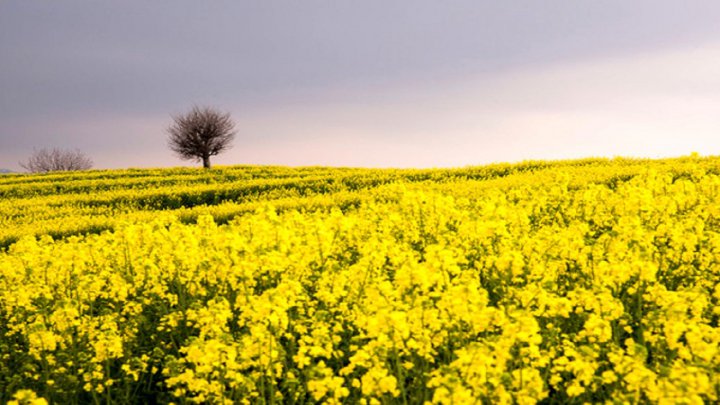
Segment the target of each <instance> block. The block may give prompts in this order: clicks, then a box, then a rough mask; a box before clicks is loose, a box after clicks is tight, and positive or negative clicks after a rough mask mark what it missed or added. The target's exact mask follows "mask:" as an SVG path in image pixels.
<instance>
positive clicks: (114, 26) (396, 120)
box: [0, 0, 720, 168]
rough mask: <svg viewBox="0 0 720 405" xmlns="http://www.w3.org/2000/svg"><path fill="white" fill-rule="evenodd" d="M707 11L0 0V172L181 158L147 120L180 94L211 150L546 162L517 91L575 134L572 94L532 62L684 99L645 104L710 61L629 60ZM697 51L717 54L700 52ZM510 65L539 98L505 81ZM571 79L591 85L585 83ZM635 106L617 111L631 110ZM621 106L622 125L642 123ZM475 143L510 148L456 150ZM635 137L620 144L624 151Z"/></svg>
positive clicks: (700, 22) (176, 105) (698, 84)
mask: <svg viewBox="0 0 720 405" xmlns="http://www.w3.org/2000/svg"><path fill="white" fill-rule="evenodd" d="M719 17H720V4H718V3H716V2H712V1H685V2H677V1H645V0H641V1H633V2H627V1H603V2H577V1H546V2H537V1H529V0H528V1H508V2H490V1H487V2H478V1H470V0H466V1H454V2H437V1H431V0H420V1H364V2H350V1H337V2H327V1H304V2H292V1H282V2H280V1H262V2H261V1H242V2H235V1H219V2H191V1H169V0H168V1H158V2H139V1H123V2H114V3H97V2H87V1H65V2H54V3H51V2H33V1H27V2H26V1H19V0H18V1H7V2H3V3H0V167H9V168H17V164H16V163H17V161H18V160H21V159H23V158H24V157H25V156H27V155H28V154H29V153H30V152H31V151H32V149H33V148H34V147H35V148H40V147H45V146H69V147H80V148H82V149H83V150H85V151H86V152H87V153H88V154H90V155H91V156H93V158H94V159H95V161H96V164H97V166H98V167H126V166H165V165H177V164H181V162H180V161H178V160H176V159H175V158H173V157H172V156H171V155H170V154H169V152H168V151H167V148H165V143H164V136H165V134H164V132H163V129H164V127H165V126H166V125H167V124H168V121H169V119H170V118H169V117H170V115H171V114H174V113H178V112H181V111H183V110H184V109H186V108H188V107H189V106H190V105H192V104H193V103H201V104H211V105H215V106H218V107H220V108H224V109H227V110H230V111H231V112H232V113H233V115H234V116H235V117H236V119H237V120H238V124H239V128H240V130H241V134H240V136H239V138H238V140H237V142H236V148H235V150H234V151H233V152H232V153H230V154H228V155H227V156H226V157H223V158H221V159H220V161H221V162H224V163H244V162H250V163H277V164H349V165H384V166H405V165H426V166H433V165H445V166H447V165H453V164H456V165H462V164H470V163H483V162H485V161H489V160H501V159H503V158H505V159H522V158H523V157H524V156H525V157H533V158H536V157H543V156H547V157H556V156H553V155H552V154H543V153H539V151H542V145H536V144H535V143H534V141H532V139H527V140H523V138H522V136H521V134H519V133H518V134H516V133H515V132H514V131H519V129H518V128H520V127H519V126H513V125H514V124H513V122H517V120H518V119H520V118H518V117H521V116H522V117H524V118H522V119H530V118H528V117H529V115H527V114H529V112H528V109H527V107H528V106H527V104H528V103H530V104H531V105H535V104H546V105H547V106H548V108H551V107H552V106H555V107H552V108H554V110H553V111H552V112H546V114H551V115H552V116H553V119H552V122H555V124H554V125H555V126H556V127H557V128H560V129H559V130H562V128H567V127H573V125H576V127H577V128H576V129H574V130H573V131H577V132H578V133H580V132H582V131H585V132H586V133H587V132H588V131H587V130H586V129H585V126H583V125H581V124H577V123H578V122H585V121H582V120H581V121H578V119H579V118H578V115H577V114H575V115H573V114H570V113H568V112H567V110H566V108H565V107H563V105H564V104H563V103H565V104H567V103H570V104H576V103H577V100H578V97H579V96H578V95H577V94H575V95H572V96H569V95H567V94H565V95H562V94H561V95H555V92H554V89H553V86H555V85H557V86H563V82H562V77H565V76H560V78H550V79H548V76H543V74H542V72H561V73H560V74H562V75H565V74H567V75H570V76H569V77H572V75H573V74H576V73H573V72H578V71H577V70H572V69H570V70H569V71H568V70H563V69H564V68H563V67H566V66H574V65H577V64H584V65H583V66H584V67H582V68H581V69H580V70H579V72H580V73H577V74H579V75H580V76H579V77H581V78H583V80H589V81H594V80H597V81H599V82H602V83H606V84H609V85H610V88H612V89H615V93H614V95H615V96H617V97H616V98H619V99H622V98H623V91H624V90H623V89H624V88H626V84H627V83H626V82H624V83H622V84H617V83H616V84H617V86H616V87H613V86H612V83H613V82H612V80H610V79H608V78H607V77H606V75H604V74H603V72H605V71H613V72H615V73H614V74H616V75H618V76H619V77H620V78H622V76H623V71H622V70H619V69H618V70H613V69H614V68H608V69H609V70H605V71H600V72H597V71H595V72H593V71H592V69H590V68H588V67H587V64H588V63H596V62H597V63H600V66H602V63H601V61H605V60H613V59H614V58H625V59H627V60H632V61H631V62H626V64H627V66H632V68H633V69H635V76H629V77H630V78H631V79H629V80H635V81H638V80H641V78H642V77H643V75H642V74H641V73H638V71H640V72H641V71H642V70H643V69H646V70H647V71H649V72H652V71H654V70H657V69H658V68H662V66H667V64H668V63H670V64H672V66H674V68H673V69H666V74H667V76H668V77H655V78H654V80H655V81H652V82H650V83H648V85H647V86H646V87H647V88H638V86H635V87H634V90H633V91H634V93H632V94H629V93H628V94H627V96H628V97H629V98H642V97H646V96H648V95H650V94H652V93H653V91H654V90H653V89H654V88H657V87H663V84H664V83H673V85H674V86H679V87H680V88H681V89H680V90H681V91H684V92H685V93H690V95H689V96H688V95H687V94H686V96H679V95H678V94H677V92H675V93H673V96H672V97H675V98H674V99H673V100H674V101H673V100H667V99H665V101H663V103H664V104H662V105H664V106H666V107H665V108H671V107H672V106H673V105H674V104H673V103H677V105H683V106H686V101H687V100H688V99H687V98H683V97H690V99H693V97H695V96H696V95H699V94H701V93H703V92H705V93H707V90H706V89H707V87H708V86H707V83H706V82H705V81H704V80H710V78H711V74H710V73H708V74H706V75H700V76H698V77H699V78H696V79H695V80H694V81H691V80H674V79H675V78H677V77H679V76H681V74H682V72H681V71H682V67H681V66H679V65H677V61H678V60H682V57H685V56H681V57H680V59H678V58H677V57H676V58H672V57H670V56H668V57H658V58H655V59H652V58H650V59H642V58H638V57H636V56H637V55H643V54H667V53H671V52H673V51H674V50H684V51H687V52H691V51H692V49H700V48H703V47H706V46H707V44H714V43H717V42H718V41H720V26H718V24H717V21H718V20H719V19H718V18H719ZM703 49H704V48H703ZM682 55H687V54H685V53H683V54H682ZM690 55H691V54H690ZM704 55H705V57H704V59H703V63H705V64H709V65H710V66H712V67H715V66H717V65H716V64H715V63H716V62H717V61H716V60H715V59H713V58H714V56H713V55H714V53H711V52H706V53H705V54H704ZM633 58H634V59H633ZM671 60H672V62H671ZM611 66H616V65H611ZM717 67H720V66H717ZM556 68H557V69H556ZM553 69H556V70H553ZM537 72H540V73H537ZM562 72H565V73H562ZM633 77H634V79H632V78H633ZM513 78H517V80H518V81H517V83H524V84H525V86H526V88H527V89H528V91H542V92H544V96H545V97H544V99H543V97H539V96H538V95H537V94H535V95H531V94H530V95H528V94H523V90H522V89H521V88H516V87H514V86H512V85H511V84H508V83H513V81H512V80H515V79H513ZM608 80H609V82H608ZM621 81H622V80H621ZM503 86H504V87H503ZM448 87H452V88H453V89H456V90H452V91H448ZM631 87H632V86H631ZM585 89H586V91H594V92H598V97H606V98H607V94H606V93H607V91H605V92H603V86H599V87H598V86H595V87H592V86H591V87H589V88H585ZM603 94H604V95H603ZM663 97H667V96H666V95H665V96H663ZM528 98H529V99H530V101H528ZM538 98H540V99H543V100H542V101H538ZM683 100H685V102H684V101H683ZM706 101H707V100H706ZM694 102H695V101H694ZM713 102H714V99H713V100H712V101H708V103H713ZM533 103H535V104H533ZM653 103H656V104H657V103H659V101H657V100H655V101H652V102H650V104H653ZM580 105H581V107H582V108H581V109H582V110H583V113H582V114H581V115H582V116H583V117H585V118H583V119H586V120H587V122H594V123H595V124H593V125H596V124H597V122H599V121H602V119H615V120H616V121H617V120H618V114H615V115H613V114H610V115H607V114H606V115H602V114H601V113H599V112H597V111H590V110H591V108H590V107H591V106H592V95H586V97H585V98H582V103H580ZM448 106H449V107H448ZM636 107H637V106H635V107H627V108H628V110H627V111H629V112H628V114H630V115H628V116H627V117H625V118H621V119H619V120H620V121H623V120H625V119H627V120H630V121H632V120H631V118H629V117H630V116H632V115H633V114H635V113H633V111H635V110H633V108H636ZM444 109H448V111H444ZM453 110H457V112H453ZM606 110H607V107H606ZM698 110H699V111H702V114H706V113H707V114H709V112H707V111H709V109H706V108H705V107H703V108H699V109H698ZM498 111H502V113H498ZM683 111H685V110H683ZM498 114H501V115H498ZM522 114H525V115H522ZM593 114H594V115H593ZM589 115H592V116H593V118H592V119H589V118H587V117H588V116H589ZM691 115H692V114H691ZM634 116H636V119H637V120H639V121H632V122H630V121H628V122H629V124H628V127H627V128H639V127H641V126H642V125H641V124H640V121H641V120H651V119H653V118H652V116H642V115H641V116H638V115H637V114H635V115H634ZM503 117H507V119H506V120H503V119H502V118H503ZM534 117H535V118H534V119H536V118H537V116H534ZM563 117H566V118H567V122H568V124H566V125H565V126H564V127H563V125H559V124H557V122H558V121H559V122H562V121H563ZM491 118H492V119H491ZM545 118H547V115H546V116H545ZM694 118H695V119H696V122H705V123H706V126H705V127H703V128H702V130H701V132H702V131H710V129H711V127H710V126H711V125H714V121H712V119H711V118H708V117H706V116H704V115H703V116H702V117H694ZM522 119H520V120H522ZM511 120H515V121H511ZM531 121H532V120H531ZM538 122H545V123H546V125H550V124H548V121H547V120H545V121H543V120H540V121H538ZM588 125H590V124H588ZM613 125H617V122H616V123H615V124H613ZM666 127H667V126H666ZM685 127H688V126H687V125H685V126H682V125H680V127H679V128H685ZM573 128H575V127H573ZM623 128H625V127H623ZM623 128H615V130H616V131H621V132H622V131H623V130H624V129H623ZM712 128H714V127H712ZM658 130H659V129H658ZM696 130H697V128H696ZM571 132H572V131H571ZM509 133H512V135H508V134H509ZM573 133H574V132H573ZM593 133H595V135H594V136H596V137H603V136H606V134H604V133H596V132H593ZM571 135H572V133H570V134H569V133H567V132H566V133H563V134H558V136H561V137H563V139H564V141H563V142H564V143H568V142H569V143H571V144H572V142H573V139H579V138H573V137H572V136H571ZM527 136H531V135H529V134H528V135H527ZM578 136H579V135H578ZM503 137H505V138H503ZM503 139H509V140H507V142H506V143H505V144H503ZM587 142H588V141H587V140H582V141H580V140H578V142H577V145H575V146H574V149H572V148H571V150H574V151H575V152H573V153H576V154H587V153H588V150H586V149H583V148H579V146H578V145H583V144H586V143H587ZM639 144H642V142H639ZM453 145H457V146H453ZM483 145H486V146H487V145H490V150H494V151H496V152H497V151H501V150H509V149H508V148H510V149H512V150H513V151H519V152H521V153H516V154H502V153H499V152H497V153H495V154H492V153H491V154H488V155H483V154H477V155H470V154H468V153H467V150H468V149H469V147H471V146H472V147H473V148H482V147H483ZM493 145H495V146H493ZM508 145H514V146H512V147H509V146H508ZM522 145H530V146H532V145H535V146H534V147H533V149H527V150H525V151H523V150H522ZM697 145H699V146H703V145H701V144H697ZM530 146H526V148H530ZM693 146H694V145H693ZM493 147H494V148H496V149H492V148H493ZM640 147H641V146H636V147H635V148H636V149H632V148H630V149H627V150H628V152H624V153H637V154H642V149H637V148H640ZM518 148H519V149H518ZM486 149H487V148H486ZM618 150H619V151H620V152H621V153H623V151H624V149H618ZM343 151H346V152H347V153H345V152H343ZM352 151H358V153H354V154H353V153H352ZM359 151H362V153H360V152H359ZM615 152H617V151H613V150H599V153H598V154H600V153H615ZM700 152H703V151H700ZM710 152H715V151H708V153H710ZM568 153H569V154H562V153H561V154H559V155H558V156H560V157H566V155H567V156H574V155H573V154H572V153H570V152H568ZM473 156H477V159H476V160H473Z"/></svg>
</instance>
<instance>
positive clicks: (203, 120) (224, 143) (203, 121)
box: [167, 106, 235, 169]
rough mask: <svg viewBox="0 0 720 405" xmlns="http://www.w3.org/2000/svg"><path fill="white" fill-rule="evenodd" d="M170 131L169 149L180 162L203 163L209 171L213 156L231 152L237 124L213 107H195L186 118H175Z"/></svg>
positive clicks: (185, 115) (183, 115) (179, 116)
mask: <svg viewBox="0 0 720 405" xmlns="http://www.w3.org/2000/svg"><path fill="white" fill-rule="evenodd" d="M173 119H174V120H175V122H173V124H172V125H170V127H168V129H167V132H168V133H169V134H170V137H169V138H168V146H170V149H172V151H173V152H175V153H176V154H177V155H178V156H179V157H180V158H181V159H185V160H195V161H198V162H199V161H202V163H203V167H204V168H206V169H209V168H210V156H215V155H217V154H219V153H220V152H223V151H225V150H227V149H230V148H231V145H230V142H232V140H233V138H235V123H234V122H233V120H232V119H231V118H230V113H222V112H220V111H218V110H216V109H214V108H210V107H202V108H200V107H197V106H195V107H193V108H192V110H190V112H188V113H187V114H182V115H178V116H175V117H173Z"/></svg>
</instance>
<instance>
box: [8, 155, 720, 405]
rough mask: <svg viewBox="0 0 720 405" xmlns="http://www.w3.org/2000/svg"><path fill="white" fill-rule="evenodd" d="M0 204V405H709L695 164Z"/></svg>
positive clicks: (710, 240) (712, 237)
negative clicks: (78, 224)
mask: <svg viewBox="0 0 720 405" xmlns="http://www.w3.org/2000/svg"><path fill="white" fill-rule="evenodd" d="M53 176H55V177H53ZM53 190H54V191H53ZM87 192H91V193H92V194H91V195H90V196H87V195H85V193H87ZM176 192H177V194H174V193H176ZM163 193H165V194H163ZM0 195H2V196H3V200H2V201H1V202H0V208H1V209H2V212H3V217H2V221H3V222H2V225H4V226H5V229H4V230H3V232H5V235H8V239H7V241H8V242H7V247H6V248H5V249H4V250H3V251H0V403H4V402H8V403H13V404H15V403H16V404H26V403H27V404H30V403H37V404H43V403H88V402H113V403H146V402H162V403H171V402H175V403H178V402H190V403H227V404H230V403H248V404H249V403H306V402H309V403H328V404H339V403H362V404H378V403H439V404H451V403H452V404H458V403H500V404H503V403H505V404H513V403H518V404H534V403H537V402H539V401H549V402H554V403H596V402H600V403H603V402H604V403H667V404H669V403H673V404H674V403H692V404H695V403H697V404H701V403H716V402H718V401H720V325H719V322H720V205H718V203H717V202H718V201H720V159H717V158H704V159H700V158H697V157H690V158H682V159H669V160H659V161H636V160H622V159H620V160H600V159H596V160H586V161H574V162H527V163H522V164H518V165H494V166H487V167H482V168H467V169H454V170H424V171H423V170H406V171H403V170H362V169H326V168H305V169H288V168H263V167H233V168H221V169H219V170H213V171H209V172H201V173H198V172H195V171H189V170H185V171H183V170H180V169H174V170H168V171H162V170H147V171H142V170H130V171H115V172H113V171H106V172H93V171H90V172H85V173H76V174H62V175H46V176H7V177H6V178H0ZM148 196H150V197H148ZM42 205H45V208H44V209H41V208H40V207H41V206H42ZM56 208H57V210H56ZM23 209H24V210H25V211H22V210H23ZM43 210H44V211H43ZM76 220H79V221H83V220H90V221H95V222H94V223H96V224H98V228H97V229H94V228H93V229H80V228H78V229H76V230H75V231H77V232H75V231H73V232H67V233H64V231H63V229H69V228H62V227H60V225H59V224H60V223H61V222H62V221H64V222H67V223H72V222H74V221H76ZM34 222H35V223H36V225H31V224H32V223H34ZM81 231H82V232H81ZM101 231H102V232H101ZM13 232H14V233H13ZM78 232H80V233H79V234H77V233H78ZM51 236H54V237H55V238H53V237H51ZM61 236H62V237H61Z"/></svg>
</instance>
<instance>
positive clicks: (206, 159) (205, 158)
mask: <svg viewBox="0 0 720 405" xmlns="http://www.w3.org/2000/svg"><path fill="white" fill-rule="evenodd" d="M202 160H203V167H204V168H206V169H209V168H210V156H203V158H202Z"/></svg>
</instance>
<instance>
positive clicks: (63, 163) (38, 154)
mask: <svg viewBox="0 0 720 405" xmlns="http://www.w3.org/2000/svg"><path fill="white" fill-rule="evenodd" d="M92 165H93V162H92V160H91V159H90V158H89V157H87V155H85V154H84V153H82V152H80V151H79V150H77V149H75V150H63V149H57V148H53V149H40V150H39V151H35V152H33V154H32V155H31V156H30V157H29V158H28V160H27V161H25V162H20V166H22V168H23V169H25V170H27V171H29V172H30V173H44V172H55V171H72V170H87V169H90V168H92Z"/></svg>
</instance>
